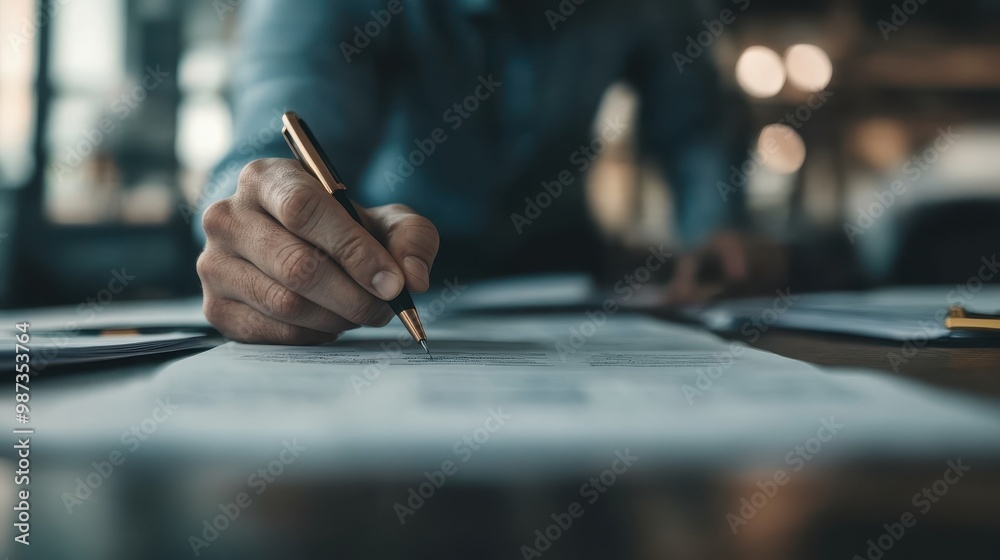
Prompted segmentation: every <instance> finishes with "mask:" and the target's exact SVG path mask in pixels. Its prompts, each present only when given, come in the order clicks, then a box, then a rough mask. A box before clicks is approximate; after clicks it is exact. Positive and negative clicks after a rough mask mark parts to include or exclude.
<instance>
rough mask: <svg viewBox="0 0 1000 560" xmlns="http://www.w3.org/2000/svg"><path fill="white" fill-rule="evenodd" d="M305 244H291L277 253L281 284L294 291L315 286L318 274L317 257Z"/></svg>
mask: <svg viewBox="0 0 1000 560" xmlns="http://www.w3.org/2000/svg"><path fill="white" fill-rule="evenodd" d="M313 253H314V250H313V249H312V248H311V247H310V246H308V245H305V244H296V245H291V246H290V247H289V248H286V249H283V250H282V251H280V252H279V253H278V271H279V275H280V280H281V282H282V284H284V285H285V286H287V287H288V288H290V289H292V290H295V291H304V292H310V291H312V290H313V289H314V288H316V285H317V283H318V282H319V278H320V275H319V274H318V273H317V271H318V269H319V262H318V261H319V259H318V258H316V257H315V256H314V254H313Z"/></svg>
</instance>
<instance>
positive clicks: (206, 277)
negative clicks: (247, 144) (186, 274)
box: [198, 159, 438, 344]
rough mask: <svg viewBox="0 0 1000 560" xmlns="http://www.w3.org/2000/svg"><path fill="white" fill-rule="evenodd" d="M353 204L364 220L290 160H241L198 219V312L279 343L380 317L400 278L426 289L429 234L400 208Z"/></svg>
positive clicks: (244, 337)
mask: <svg viewBox="0 0 1000 560" xmlns="http://www.w3.org/2000/svg"><path fill="white" fill-rule="evenodd" d="M357 210H358V213H359V214H360V215H361V217H362V220H363V221H364V222H365V228H362V227H361V226H360V225H358V223H357V222H355V221H354V220H353V219H351V217H350V215H348V213H347V211H346V210H344V208H343V207H342V206H341V205H340V204H339V203H338V202H337V201H336V200H335V199H334V198H333V197H332V196H330V195H329V193H327V192H326V190H324V189H323V187H322V186H321V185H320V184H319V182H318V181H316V180H315V179H314V178H313V177H312V176H311V175H309V174H308V173H306V172H305V171H304V170H303V169H302V167H301V166H300V165H299V164H298V162H296V161H294V160H290V159H259V160H256V161H253V162H250V163H249V164H247V165H246V167H244V168H243V171H242V172H241V173H240V177H239V183H238V186H237V189H236V194H234V195H233V196H231V197H229V198H227V199H224V200H220V201H219V202H216V203H214V204H212V205H211V206H209V207H208V209H207V210H206V211H205V216H204V218H203V223H204V226H205V234H206V237H207V242H206V244H205V251H204V252H203V253H202V254H201V256H200V257H199V258H198V276H199V277H201V283H202V288H203V291H204V295H205V298H204V311H205V316H206V317H207V318H208V320H209V321H210V322H211V323H212V324H213V325H214V326H215V327H216V328H218V329H219V330H220V331H222V333H223V334H225V335H226V336H228V337H230V338H233V339H235V340H238V341H241V342H255V343H280V344H315V343H319V342H326V341H330V340H334V339H336V338H337V336H339V335H340V333H342V332H343V331H345V330H347V329H351V328H354V327H356V326H357V325H370V326H382V325H385V324H386V323H388V322H389V321H390V320H391V319H392V316H393V313H392V310H391V309H390V308H389V306H388V304H386V300H390V299H392V298H394V297H396V296H397V295H398V294H399V293H400V292H401V291H402V289H403V286H404V283H405V286H406V288H407V289H409V290H410V291H411V292H416V293H419V292H423V291H426V290H427V287H428V285H429V275H430V267H431V265H432V264H433V263H434V257H435V255H437V250H438V233H437V230H436V229H435V228H434V225H433V224H432V223H431V222H430V221H429V220H427V219H426V218H424V217H422V216H418V215H416V214H414V213H413V211H412V210H410V209H409V208H407V207H405V206H401V205H396V204H394V205H389V206H380V207H378V208H371V209H364V208H361V207H360V206H357ZM366 229H367V231H365V230H366Z"/></svg>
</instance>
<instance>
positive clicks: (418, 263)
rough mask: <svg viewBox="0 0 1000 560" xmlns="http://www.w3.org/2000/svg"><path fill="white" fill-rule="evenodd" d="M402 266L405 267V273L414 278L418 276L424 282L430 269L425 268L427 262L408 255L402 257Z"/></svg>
mask: <svg viewBox="0 0 1000 560" xmlns="http://www.w3.org/2000/svg"><path fill="white" fill-rule="evenodd" d="M403 268H405V269H406V273H407V274H409V275H410V276H413V277H415V278H419V279H420V280H423V281H424V282H426V281H427V277H428V276H430V271H429V270H428V269H427V263H425V262H424V260H423V259H421V258H420V257H413V256H409V257H406V258H404V259H403Z"/></svg>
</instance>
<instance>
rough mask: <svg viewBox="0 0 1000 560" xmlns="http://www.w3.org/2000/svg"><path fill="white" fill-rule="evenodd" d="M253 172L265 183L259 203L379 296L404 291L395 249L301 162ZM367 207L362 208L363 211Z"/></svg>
mask: <svg viewBox="0 0 1000 560" xmlns="http://www.w3.org/2000/svg"><path fill="white" fill-rule="evenodd" d="M283 167H284V168H285V169H287V171H286V172H283V173H277V172H275V166H265V167H264V168H263V169H258V170H252V171H250V173H259V174H261V175H263V176H261V177H252V178H250V179H249V180H253V181H258V182H259V184H262V185H264V188H262V189H261V190H260V196H259V201H258V203H259V204H260V206H261V208H263V209H264V211H266V212H267V213H268V214H270V215H271V216H273V217H274V218H275V219H276V220H277V221H278V222H279V223H281V225H283V226H284V227H285V229H287V230H288V231H290V232H291V233H293V234H294V235H296V236H298V237H299V238H301V239H303V240H305V241H307V242H309V243H312V244H313V245H315V246H317V247H319V248H320V249H322V250H323V251H325V252H326V253H327V254H328V255H330V257H331V258H332V259H333V260H334V261H336V262H337V263H338V264H340V266H341V268H343V269H344V271H345V272H347V273H348V274H349V275H350V276H351V278H353V279H354V281H355V282H357V283H358V284H359V285H361V286H363V287H364V288H365V289H367V290H368V291H369V292H371V293H372V294H374V295H375V296H377V297H379V298H381V299H384V300H390V299H392V298H394V297H396V296H397V295H399V292H400V291H401V290H402V289H403V273H402V271H401V270H400V268H399V265H398V264H396V261H394V260H393V259H392V257H391V256H390V255H389V252H388V251H386V250H385V248H384V247H382V245H381V244H380V243H379V242H378V241H377V240H376V239H375V238H374V237H372V235H371V234H370V233H368V232H367V231H366V230H365V228H364V227H362V226H361V224H359V223H357V222H355V221H354V219H353V218H351V216H350V214H348V213H347V210H345V209H344V207H343V206H341V205H340V203H339V202H337V201H336V200H335V199H334V198H333V197H332V196H331V195H330V194H329V193H328V192H326V190H325V189H324V188H323V187H322V185H320V183H319V181H317V180H316V179H315V178H314V177H312V176H311V175H309V174H308V173H306V172H305V170H303V169H302V167H301V166H299V165H298V163H295V164H294V165H291V166H283ZM358 210H362V209H360V208H359V209H358Z"/></svg>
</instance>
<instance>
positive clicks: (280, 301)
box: [264, 282, 306, 321]
mask: <svg viewBox="0 0 1000 560" xmlns="http://www.w3.org/2000/svg"><path fill="white" fill-rule="evenodd" d="M264 305H265V306H267V308H268V309H269V310H270V311H271V314H272V316H273V317H274V318H276V319H281V320H285V321H295V320H298V319H299V318H300V317H302V315H303V314H304V313H305V310H306V302H305V298H303V297H302V296H300V295H298V294H296V293H295V292H293V291H291V290H289V289H288V288H286V287H284V286H282V285H281V284H278V283H277V282H274V283H272V284H271V285H270V286H269V287H268V288H267V291H266V292H265V293H264Z"/></svg>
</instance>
